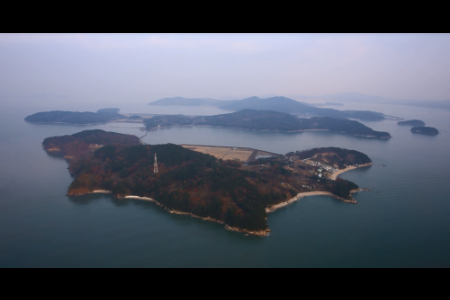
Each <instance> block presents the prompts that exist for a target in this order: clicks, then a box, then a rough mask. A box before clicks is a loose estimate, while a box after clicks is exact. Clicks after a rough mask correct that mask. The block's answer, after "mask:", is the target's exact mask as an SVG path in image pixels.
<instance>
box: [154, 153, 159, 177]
mask: <svg viewBox="0 0 450 300" xmlns="http://www.w3.org/2000/svg"><path fill="white" fill-rule="evenodd" d="M154 173H155V174H157V173H158V158H157V157H156V153H155V169H154Z"/></svg>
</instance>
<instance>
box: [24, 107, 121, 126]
mask: <svg viewBox="0 0 450 300" xmlns="http://www.w3.org/2000/svg"><path fill="white" fill-rule="evenodd" d="M119 111H120V110H119V109H118V108H104V109H100V110H98V111H97V112H88V111H86V112H73V111H59V110H56V111H47V112H39V113H35V114H33V115H30V116H27V117H26V118H25V121H27V122H30V123H44V124H71V125H93V124H102V123H107V122H110V121H112V120H118V119H127V117H125V116H123V115H121V114H119Z"/></svg>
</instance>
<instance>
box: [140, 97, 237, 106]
mask: <svg viewBox="0 0 450 300" xmlns="http://www.w3.org/2000/svg"><path fill="white" fill-rule="evenodd" d="M233 102H236V101H235V100H217V99H211V98H183V97H173V98H163V99H160V100H157V101H155V102H150V103H149V104H148V105H161V106H165V105H181V106H202V105H213V106H221V105H226V104H230V103H233Z"/></svg>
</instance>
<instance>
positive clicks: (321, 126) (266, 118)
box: [144, 109, 391, 139]
mask: <svg viewBox="0 0 450 300" xmlns="http://www.w3.org/2000/svg"><path fill="white" fill-rule="evenodd" d="M144 123H145V124H146V127H147V129H148V130H151V129H154V128H157V127H169V126H194V125H196V126H220V127H231V128H240V129H250V130H263V131H286V132H295V131H305V130H329V131H334V132H341V133H346V134H351V135H353V136H359V137H367V138H380V139H389V138H390V137H391V135H390V134H389V133H388V132H380V131H374V130H372V129H371V128H369V127H367V126H365V125H364V124H362V123H360V122H358V121H352V120H347V119H341V118H330V117H313V118H310V119H300V118H297V117H295V116H292V115H290V114H287V113H282V112H275V111H263V110H252V109H245V110H242V111H239V112H235V113H230V114H223V115H217V116H207V117H205V116H202V117H189V116H183V115H168V116H155V117H153V118H151V119H145V120H144Z"/></svg>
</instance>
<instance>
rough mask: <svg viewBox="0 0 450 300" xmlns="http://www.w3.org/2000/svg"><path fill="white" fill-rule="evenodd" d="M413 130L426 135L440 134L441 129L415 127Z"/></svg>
mask: <svg viewBox="0 0 450 300" xmlns="http://www.w3.org/2000/svg"><path fill="white" fill-rule="evenodd" d="M411 132H413V133H420V134H426V135H438V134H439V130H437V129H436V128H433V127H413V128H411Z"/></svg>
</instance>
